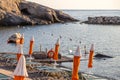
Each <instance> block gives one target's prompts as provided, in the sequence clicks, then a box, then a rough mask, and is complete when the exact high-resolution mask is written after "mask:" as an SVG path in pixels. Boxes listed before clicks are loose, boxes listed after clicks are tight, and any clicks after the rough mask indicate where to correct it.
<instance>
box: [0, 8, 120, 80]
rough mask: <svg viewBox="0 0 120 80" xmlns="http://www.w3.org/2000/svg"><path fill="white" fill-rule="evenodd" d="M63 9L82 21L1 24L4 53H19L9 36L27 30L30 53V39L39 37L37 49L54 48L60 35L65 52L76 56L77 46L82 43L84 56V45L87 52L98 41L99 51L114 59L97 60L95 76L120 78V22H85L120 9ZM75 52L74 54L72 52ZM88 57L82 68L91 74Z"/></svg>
mask: <svg viewBox="0 0 120 80" xmlns="http://www.w3.org/2000/svg"><path fill="white" fill-rule="evenodd" d="M63 12H65V13H67V14H69V15H70V16H72V17H74V18H76V19H78V20H80V21H78V22H69V23H64V24H63V23H55V24H50V25H37V26H17V27H16V26H11V27H5V26H1V27H0V52H14V53H17V52H18V46H16V45H14V44H8V43H7V40H8V38H9V37H10V36H11V35H12V34H14V33H16V32H20V33H24V38H25V43H24V45H23V50H24V54H28V51H29V41H30V39H31V37H32V36H34V38H35V43H34V49H33V50H34V51H39V50H40V45H41V49H42V50H43V51H45V50H46V48H47V49H48V50H50V49H51V48H54V46H55V43H56V41H57V39H58V38H60V53H61V55H64V56H68V57H71V58H72V57H73V55H72V54H74V52H75V50H76V48H77V46H80V49H81V53H82V55H84V46H86V49H87V51H89V50H90V46H91V44H95V54H97V53H101V54H105V55H108V56H112V57H113V58H107V59H94V61H93V68H92V69H91V72H92V73H93V74H94V75H99V76H102V77H107V78H110V79H111V80H120V25H96V24H84V23H81V22H82V21H85V20H87V17H89V16H93V17H94V16H120V10H63ZM70 52H71V53H70ZM87 62H88V61H87V60H86V61H81V63H80V67H79V71H81V72H85V73H87V72H88V71H89V70H88V68H87ZM62 65H63V66H65V67H68V68H70V69H72V63H71V62H67V63H62Z"/></svg>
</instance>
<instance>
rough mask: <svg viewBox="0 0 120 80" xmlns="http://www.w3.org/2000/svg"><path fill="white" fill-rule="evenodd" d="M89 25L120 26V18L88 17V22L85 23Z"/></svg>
mask: <svg viewBox="0 0 120 80" xmlns="http://www.w3.org/2000/svg"><path fill="white" fill-rule="evenodd" d="M85 23H88V24H114V25H120V17H119V16H98V17H88V20H87V21H85Z"/></svg>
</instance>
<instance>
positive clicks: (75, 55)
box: [72, 46, 81, 80]
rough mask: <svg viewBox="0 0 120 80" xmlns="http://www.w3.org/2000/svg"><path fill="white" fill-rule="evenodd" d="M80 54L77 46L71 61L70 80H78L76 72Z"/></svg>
mask: <svg viewBox="0 0 120 80" xmlns="http://www.w3.org/2000/svg"><path fill="white" fill-rule="evenodd" d="M80 54H81V51H80V48H79V46H78V47H77V50H76V52H75V54H74V59H73V70H72V80H79V75H78V70H79V64H80V57H81V55H80Z"/></svg>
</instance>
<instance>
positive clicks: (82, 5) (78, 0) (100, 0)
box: [28, 0, 120, 10]
mask: <svg viewBox="0 0 120 80" xmlns="http://www.w3.org/2000/svg"><path fill="white" fill-rule="evenodd" d="M28 1H34V2H37V3H40V4H42V5H45V6H48V7H51V8H55V9H118V10H120V0H28Z"/></svg>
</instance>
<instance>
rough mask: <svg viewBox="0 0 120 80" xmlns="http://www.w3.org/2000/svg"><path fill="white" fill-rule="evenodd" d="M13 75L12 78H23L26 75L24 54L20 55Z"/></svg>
mask: <svg viewBox="0 0 120 80" xmlns="http://www.w3.org/2000/svg"><path fill="white" fill-rule="evenodd" d="M13 75H14V80H25V77H28V73H27V69H26V61H25V56H24V55H22V56H20V59H19V61H18V64H17V66H16V68H15V70H14V73H13Z"/></svg>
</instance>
